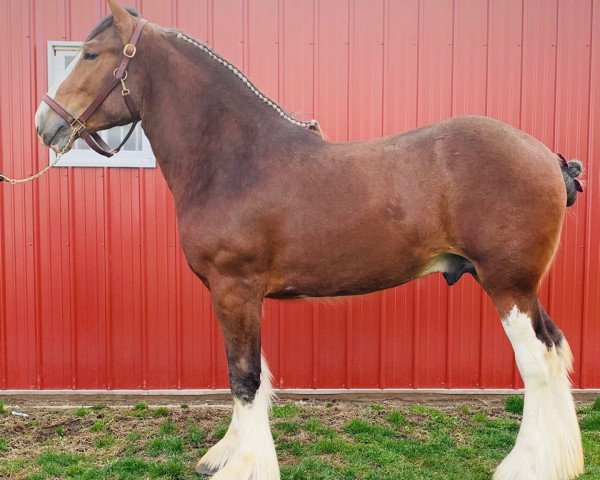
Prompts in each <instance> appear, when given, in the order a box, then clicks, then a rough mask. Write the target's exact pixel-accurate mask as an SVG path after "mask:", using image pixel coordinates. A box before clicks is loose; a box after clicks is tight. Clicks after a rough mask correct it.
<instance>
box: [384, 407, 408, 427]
mask: <svg viewBox="0 0 600 480" xmlns="http://www.w3.org/2000/svg"><path fill="white" fill-rule="evenodd" d="M387 420H388V422H390V423H391V424H392V425H395V426H396V427H403V426H404V425H408V420H407V419H406V417H405V416H404V415H402V414H401V413H400V412H399V411H397V410H394V411H392V412H390V413H388V416H387Z"/></svg>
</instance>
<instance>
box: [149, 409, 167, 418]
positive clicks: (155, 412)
mask: <svg viewBox="0 0 600 480" xmlns="http://www.w3.org/2000/svg"><path fill="white" fill-rule="evenodd" d="M152 415H154V416H155V417H166V416H167V415H169V409H168V408H167V407H156V408H155V409H154V410H152Z"/></svg>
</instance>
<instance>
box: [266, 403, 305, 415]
mask: <svg viewBox="0 0 600 480" xmlns="http://www.w3.org/2000/svg"><path fill="white" fill-rule="evenodd" d="M300 411H301V410H300V407H298V406H297V405H294V404H293V403H286V404H283V405H273V411H272V416H273V418H291V417H295V416H296V415H298V414H299V413H300Z"/></svg>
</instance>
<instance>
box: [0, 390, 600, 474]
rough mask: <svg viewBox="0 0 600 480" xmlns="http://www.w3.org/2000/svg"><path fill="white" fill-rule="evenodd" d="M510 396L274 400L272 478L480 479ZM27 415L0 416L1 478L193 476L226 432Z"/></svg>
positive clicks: (139, 412)
mask: <svg viewBox="0 0 600 480" xmlns="http://www.w3.org/2000/svg"><path fill="white" fill-rule="evenodd" d="M512 398H513V397H510V398H509V399H508V400H506V401H505V402H504V401H487V400H486V403H485V404H484V403H482V402H476V401H473V402H470V403H468V404H466V403H463V404H454V403H449V402H448V403H439V404H437V405H435V404H427V405H421V404H418V405H415V404H411V403H408V402H403V401H389V402H381V403H378V404H368V403H358V402H316V401H315V402H301V403H293V402H282V403H279V404H277V405H275V407H274V409H273V418H272V420H271V425H272V431H273V436H274V437H275V440H276V444H277V454H278V457H279V460H280V464H281V473H282V480H312V479H316V480H438V479H439V480H483V479H486V480H487V479H489V478H490V476H491V472H492V471H493V469H494V467H495V466H496V465H497V464H498V463H499V461H500V460H501V459H502V458H503V457H504V456H505V455H506V454H507V453H508V452H509V451H510V449H511V448H512V446H513V444H514V440H515V436H516V434H517V431H518V427H519V413H518V412H519V405H521V406H522V403H521V404H520V403H519V400H520V399H521V397H514V398H516V399H518V400H512ZM578 407H579V408H578V414H579V418H580V424H581V429H582V436H583V441H584V449H585V453H586V463H587V470H586V474H585V475H584V476H583V477H581V478H582V480H593V479H600V401H596V402H594V403H593V404H589V403H588V404H584V405H579V406H578ZM157 412H158V413H157ZM28 413H29V414H30V416H29V417H28V418H15V417H11V416H8V415H7V416H3V417H2V419H1V420H0V478H2V479H5V478H6V479H31V480H44V479H55V478H69V479H79V480H92V479H99V480H109V479H111V480H112V479H117V480H135V479H181V480H187V479H194V480H197V479H198V478H199V477H197V476H196V475H195V473H194V471H193V466H194V464H195V462H196V461H197V459H198V458H199V457H200V456H202V455H203V454H204V452H206V450H207V448H209V447H210V446H211V445H213V444H214V443H215V442H216V441H218V440H219V439H220V438H221V437H222V436H223V435H224V434H225V431H226V430H227V426H228V424H229V421H230V414H231V409H230V408H223V407H210V406H195V405H186V406H185V407H183V406H182V407H171V408H166V407H149V406H148V405H146V404H138V405H135V406H133V408H132V407H129V408H125V409H124V408H110V407H105V406H102V407H95V408H83V407H82V408H73V409H71V410H68V409H66V410H65V409H61V410H52V409H38V410H35V409H30V410H28ZM58 432H61V434H58Z"/></svg>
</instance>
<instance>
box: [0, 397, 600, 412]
mask: <svg viewBox="0 0 600 480" xmlns="http://www.w3.org/2000/svg"><path fill="white" fill-rule="evenodd" d="M592 410H594V411H596V412H600V396H599V397H596V400H594V403H593V404H592ZM0 411H1V410H0Z"/></svg>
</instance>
